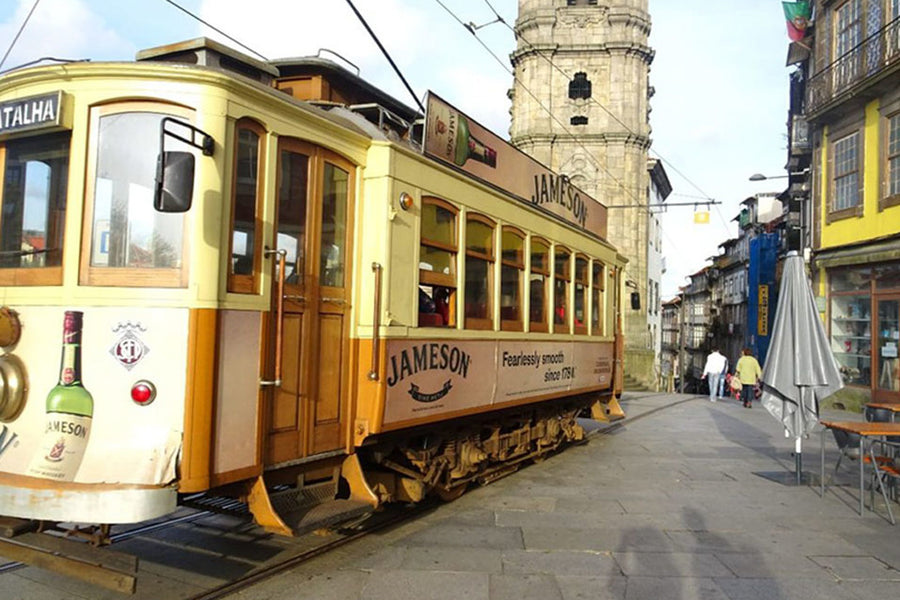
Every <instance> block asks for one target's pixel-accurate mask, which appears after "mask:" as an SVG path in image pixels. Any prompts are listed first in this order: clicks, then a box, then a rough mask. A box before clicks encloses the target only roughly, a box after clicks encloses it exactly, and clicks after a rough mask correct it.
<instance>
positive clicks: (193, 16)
mask: <svg viewBox="0 0 900 600" xmlns="http://www.w3.org/2000/svg"><path fill="white" fill-rule="evenodd" d="M165 1H166V2H168V3H169V4H171V5H172V6H174V7H175V8H177V9H178V10H180V11H181V12H183V13H185V14H186V15H188V16H189V17H191V18H192V19H195V20H197V21H199V22H200V23H203V24H204V25H206V26H207V27H209V28H210V29H212V30H213V31H215V32H216V33H218V34H220V35H223V36H225V37H226V38H228V39H229V40H231V41H232V42H234V43H235V44H237V45H238V46H240V47H241V48H243V49H244V50H248V51H250V52H251V53H253V54H255V55H256V56H258V57H259V58H261V59H263V61H265V62H269V59H268V58H266V57H265V56H263V55H262V54H260V53H259V52H257V51H256V50H254V49H253V48H251V47H250V46H248V45H247V44H244V43H242V42H240V41H238V40H237V39H235V38H233V37H232V36H230V35H228V34H227V33H225V32H224V31H222V30H221V29H219V28H218V27H216V26H215V25H212V24H211V23H208V22H206V21H204V20H203V19H201V18H200V17H198V16H197V15H195V14H194V13H192V12H191V11H189V10H188V9H186V8H185V7H183V6H181V5H180V4H178V3H177V2H175V0H165Z"/></svg>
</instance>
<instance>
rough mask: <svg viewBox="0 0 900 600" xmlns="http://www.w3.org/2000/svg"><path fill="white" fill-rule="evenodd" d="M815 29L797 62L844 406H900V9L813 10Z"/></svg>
mask: <svg viewBox="0 0 900 600" xmlns="http://www.w3.org/2000/svg"><path fill="white" fill-rule="evenodd" d="M813 18H814V27H811V28H809V29H807V32H808V35H807V39H805V40H802V43H803V46H805V47H808V48H811V51H808V52H793V56H792V55H791V54H789V62H790V61H791V60H792V57H793V62H794V64H796V65H797V69H796V71H795V73H794V75H793V76H792V81H793V80H794V79H796V80H798V81H800V82H801V84H798V87H799V88H800V89H801V91H802V93H801V94H799V97H800V100H801V101H799V102H794V101H793V98H792V103H791V109H792V111H793V114H792V115H791V119H790V122H791V123H794V122H797V121H800V122H802V123H803V127H805V128H807V129H808V132H807V135H808V137H809V140H810V145H811V152H810V156H811V160H810V166H809V177H808V180H809V186H808V188H809V192H808V194H807V195H806V196H805V197H803V196H802V195H801V199H805V200H806V201H807V202H808V207H809V210H808V214H809V217H808V224H807V231H806V232H805V234H804V235H803V236H802V237H804V238H805V239H807V240H808V243H809V246H810V251H809V254H810V255H811V258H812V264H813V268H814V274H815V276H816V292H817V295H818V296H819V299H820V308H821V310H822V311H823V316H824V318H825V322H826V325H827V329H828V332H829V335H830V337H831V344H832V350H833V351H834V354H835V357H836V359H837V361H838V363H839V366H840V369H841V372H842V374H843V377H844V383H845V384H846V386H847V387H846V388H845V390H844V392H843V396H842V401H843V402H844V403H845V404H852V403H854V402H859V403H862V402H865V401H869V400H876V401H884V402H900V362H898V360H900V359H898V346H900V0H843V1H827V0H816V1H815V3H814V13H813ZM792 50H796V49H795V48H792ZM792 85H793V84H792ZM792 91H793V90H792ZM792 96H793V94H792ZM791 137H792V140H793V137H794V134H793V133H792V135H791ZM796 166H797V165H795V164H789V172H790V173H791V175H792V178H795V177H796V175H795V174H796V169H795V167H796ZM792 183H793V180H792ZM800 214H801V215H802V214H803V211H802V210H801V211H800Z"/></svg>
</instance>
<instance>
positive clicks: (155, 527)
mask: <svg viewBox="0 0 900 600" xmlns="http://www.w3.org/2000/svg"><path fill="white" fill-rule="evenodd" d="M211 514H212V512H211V511H196V512H194V513H191V514H189V515H181V516H178V517H173V518H170V519H165V520H163V521H156V522H152V523H148V524H146V525H140V526H138V527H134V528H132V529H128V530H126V531H122V532H120V533H117V534H114V535H110V536H109V542H110V544H115V543H116V542H123V541H125V540H127V539H130V538H133V537H137V536H139V535H145V534H147V533H152V532H154V531H159V530H161V529H166V528H169V527H174V526H175V525H178V524H181V523H190V522H192V521H196V520H198V519H202V518H204V517H207V516H209V515H211ZM27 566H28V565H27V564H25V563H22V562H16V561H10V562H7V563H2V564H0V575H2V574H4V573H9V572H12V571H17V570H18V569H21V568H24V567H27Z"/></svg>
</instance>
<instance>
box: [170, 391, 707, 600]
mask: <svg viewBox="0 0 900 600" xmlns="http://www.w3.org/2000/svg"><path fill="white" fill-rule="evenodd" d="M664 395H668V394H654V395H652V396H645V398H648V397H649V398H654V397H658V396H664ZM699 398H700V397H699V396H690V397H687V398H684V399H681V400H678V401H675V402H672V403H670V404H665V405H662V406H658V407H655V408H653V409H651V410H648V411H646V412H642V413H640V414H637V415H635V416H634V417H628V418H626V419H623V420H622V421H618V422H615V423H611V424H610V425H608V426H606V427H603V428H601V429H597V430H595V431H594V432H592V434H589V435H588V436H587V438H588V439H590V438H591V437H593V436H594V435H606V434H610V433H614V432H615V431H617V430H619V429H621V428H622V427H624V426H625V425H626V424H627V423H633V422H635V421H637V420H640V419H643V418H645V417H649V416H651V415H654V414H657V413H659V412H661V411H663V410H666V409H668V408H673V407H676V406H680V405H682V404H685V403H687V402H692V401H695V400H698V399H699ZM437 505H439V503H438V502H431V503H424V504H418V505H415V506H412V507H409V506H406V507H403V508H400V509H397V510H395V512H394V513H393V514H391V515H386V516H385V517H384V518H381V519H379V518H378V515H377V514H376V515H373V516H371V517H369V520H367V521H365V522H364V523H363V525H365V526H364V527H362V528H360V529H358V530H355V531H352V532H350V533H346V534H342V536H341V537H340V538H339V539H336V540H332V541H329V542H325V543H323V544H322V545H320V546H316V547H315V548H312V549H309V550H305V551H303V552H300V553H299V554H296V555H294V556H291V557H289V558H287V559H285V560H282V561H279V562H277V563H275V564H272V565H267V566H261V567H260V568H258V569H255V570H254V571H251V572H250V573H248V574H247V575H245V576H242V577H239V578H237V579H234V580H232V581H229V582H227V583H224V584H222V585H220V586H218V587H215V588H212V589H209V590H206V591H204V592H202V593H200V594H197V595H195V596H191V597H190V598H188V599H187V600H219V599H221V598H227V597H229V596H230V595H231V594H234V593H237V592H240V591H241V590H244V589H247V588H249V587H251V586H253V585H255V584H257V583H260V582H263V581H266V580H267V579H270V578H272V577H274V576H276V575H278V574H279V573H282V572H284V571H287V570H288V569H291V568H294V567H297V566H299V565H301V564H303V563H305V562H307V561H310V560H312V559H314V558H316V557H318V556H321V555H323V554H326V553H328V552H331V551H333V550H336V549H338V548H340V547H341V546H344V545H346V544H349V543H351V542H354V541H357V540H359V539H361V538H363V537H365V536H367V535H369V534H371V533H376V532H378V531H381V530H384V529H387V528H389V527H393V526H396V525H400V524H402V523H404V522H406V521H410V520H412V519H414V518H415V517H418V516H419V515H421V514H423V513H424V512H426V511H428V510H432V509H433V508H434V507H435V506H437ZM371 519H375V521H371ZM366 524H367V525H366Z"/></svg>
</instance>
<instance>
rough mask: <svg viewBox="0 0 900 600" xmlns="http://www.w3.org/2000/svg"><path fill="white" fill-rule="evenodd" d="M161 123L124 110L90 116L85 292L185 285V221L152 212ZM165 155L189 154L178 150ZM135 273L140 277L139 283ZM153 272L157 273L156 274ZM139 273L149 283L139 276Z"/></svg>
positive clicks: (148, 114) (157, 117)
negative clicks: (113, 287)
mask: <svg viewBox="0 0 900 600" xmlns="http://www.w3.org/2000/svg"><path fill="white" fill-rule="evenodd" d="M166 116H174V115H169V114H163V113H161V112H152V111H150V110H132V111H127V112H126V111H123V109H122V107H116V106H111V107H101V108H98V109H95V111H94V117H95V119H96V120H95V121H94V122H93V125H94V127H93V130H92V149H95V150H96V163H95V164H94V165H93V168H94V173H93V178H89V188H88V195H87V201H88V202H89V203H90V206H89V211H88V214H89V215H90V216H89V218H90V223H91V230H90V234H89V235H90V237H89V238H88V239H89V244H85V246H89V247H90V255H89V256H85V257H83V262H82V266H83V269H82V283H87V284H90V285H113V284H114V285H126V286H128V285H130V286H142V285H145V286H150V285H152V286H168V287H183V286H184V285H186V281H185V278H184V270H183V254H184V240H185V237H184V227H185V219H186V217H185V215H184V214H177V213H162V212H158V211H156V210H154V208H153V190H154V186H155V176H156V160H157V152H158V148H159V128H160V122H161V121H162V119H163V118H164V117H166ZM167 149H169V150H189V148H188V146H187V145H185V144H182V143H180V142H178V143H175V141H174V140H173V143H172V144H171V145H168V146H167ZM136 270H140V271H141V273H142V274H141V275H139V276H138V275H137V273H136V272H135V271H136ZM154 270H158V271H155V272H154ZM144 273H145V274H146V275H144Z"/></svg>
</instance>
